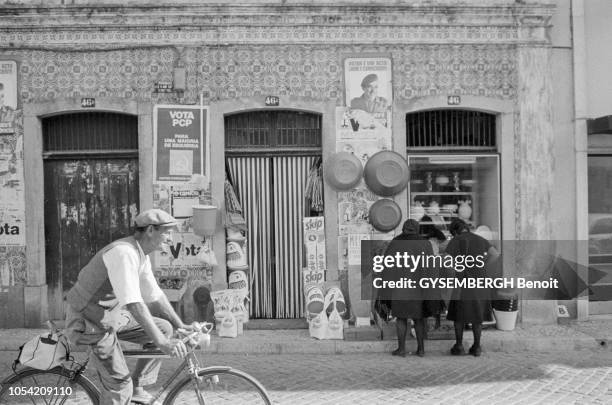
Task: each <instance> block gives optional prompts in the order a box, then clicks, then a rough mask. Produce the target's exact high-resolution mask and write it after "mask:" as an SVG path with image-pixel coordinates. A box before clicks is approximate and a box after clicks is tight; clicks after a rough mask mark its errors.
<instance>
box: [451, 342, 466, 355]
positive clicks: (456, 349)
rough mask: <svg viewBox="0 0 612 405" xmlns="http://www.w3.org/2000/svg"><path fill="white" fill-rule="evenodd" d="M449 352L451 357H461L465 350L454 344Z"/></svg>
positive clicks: (461, 346)
mask: <svg viewBox="0 0 612 405" xmlns="http://www.w3.org/2000/svg"><path fill="white" fill-rule="evenodd" d="M450 352H451V354H452V355H453V356H462V355H464V354H465V348H464V347H463V345H462V344H459V343H455V345H454V346H453V347H451V350H450Z"/></svg>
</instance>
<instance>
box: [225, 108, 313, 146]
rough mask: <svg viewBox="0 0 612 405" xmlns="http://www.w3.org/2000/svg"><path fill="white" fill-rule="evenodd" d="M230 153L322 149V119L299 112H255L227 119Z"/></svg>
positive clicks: (226, 140)
mask: <svg viewBox="0 0 612 405" xmlns="http://www.w3.org/2000/svg"><path fill="white" fill-rule="evenodd" d="M225 148H226V150H227V152H229V153H231V152H240V151H248V150H251V151H259V152H265V151H267V150H278V149H293V150H295V149H308V150H313V149H314V150H319V151H320V149H321V115H319V114H312V113H305V112H298V111H251V112H246V113H239V114H232V115H228V116H226V117H225Z"/></svg>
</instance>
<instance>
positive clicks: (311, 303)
mask: <svg viewBox="0 0 612 405" xmlns="http://www.w3.org/2000/svg"><path fill="white" fill-rule="evenodd" d="M323 308H325V301H324V298H323V291H321V289H320V288H319V287H311V288H310V289H309V290H308V291H307V292H306V315H307V317H308V319H313V318H314V317H316V316H317V315H319V314H320V313H321V312H323Z"/></svg>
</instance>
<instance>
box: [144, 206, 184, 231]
mask: <svg viewBox="0 0 612 405" xmlns="http://www.w3.org/2000/svg"><path fill="white" fill-rule="evenodd" d="M134 223H135V224H136V226H137V227H139V228H142V227H145V226H149V225H161V226H176V225H178V224H179V223H180V222H179V221H178V220H176V218H174V217H173V216H172V215H170V214H168V213H167V212H166V211H164V210H160V209H158V208H153V209H150V210H146V211H143V212H141V213H140V214H138V215H137V216H136V218H134Z"/></svg>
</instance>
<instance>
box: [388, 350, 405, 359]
mask: <svg viewBox="0 0 612 405" xmlns="http://www.w3.org/2000/svg"><path fill="white" fill-rule="evenodd" d="M391 354H392V355H393V356H401V357H406V351H405V350H400V349H395V350H393V351H392V352H391Z"/></svg>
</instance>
